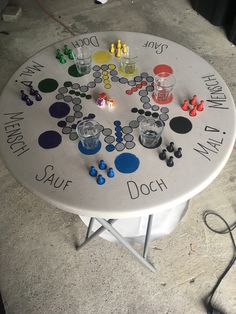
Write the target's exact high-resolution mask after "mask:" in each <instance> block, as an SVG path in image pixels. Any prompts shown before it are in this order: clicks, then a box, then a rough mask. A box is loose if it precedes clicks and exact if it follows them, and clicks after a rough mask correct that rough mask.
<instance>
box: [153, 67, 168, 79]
mask: <svg viewBox="0 0 236 314" xmlns="http://www.w3.org/2000/svg"><path fill="white" fill-rule="evenodd" d="M153 72H154V74H156V75H159V76H161V77H167V76H169V75H170V74H173V69H172V68H171V67H170V66H169V65H167V64H158V65H156V66H155V68H154V69H153Z"/></svg>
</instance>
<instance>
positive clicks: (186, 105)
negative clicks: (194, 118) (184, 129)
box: [181, 99, 189, 111]
mask: <svg viewBox="0 0 236 314" xmlns="http://www.w3.org/2000/svg"><path fill="white" fill-rule="evenodd" d="M181 108H182V110H184V111H188V109H189V107H188V100H187V99H185V100H184V103H183V105H182V106H181Z"/></svg>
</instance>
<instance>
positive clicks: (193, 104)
mask: <svg viewBox="0 0 236 314" xmlns="http://www.w3.org/2000/svg"><path fill="white" fill-rule="evenodd" d="M190 104H191V105H192V106H195V105H196V104H197V96H196V95H194V96H193V98H192V99H191V100H190Z"/></svg>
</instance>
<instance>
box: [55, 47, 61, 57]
mask: <svg viewBox="0 0 236 314" xmlns="http://www.w3.org/2000/svg"><path fill="white" fill-rule="evenodd" d="M61 56H62V53H61V50H60V49H57V50H56V58H57V59H60V57H61Z"/></svg>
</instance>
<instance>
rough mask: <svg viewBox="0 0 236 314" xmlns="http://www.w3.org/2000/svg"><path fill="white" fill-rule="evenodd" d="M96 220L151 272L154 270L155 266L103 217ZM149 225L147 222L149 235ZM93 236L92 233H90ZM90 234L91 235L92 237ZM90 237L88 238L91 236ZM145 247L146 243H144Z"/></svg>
mask: <svg viewBox="0 0 236 314" xmlns="http://www.w3.org/2000/svg"><path fill="white" fill-rule="evenodd" d="M96 220H97V221H98V222H99V223H100V224H101V225H102V226H103V227H104V228H106V229H107V230H108V231H109V232H110V233H111V234H112V235H113V236H114V237H115V238H116V239H117V240H118V241H119V242H120V243H122V244H123V245H124V246H125V247H126V248H127V249H128V250H129V251H130V252H131V253H132V254H133V255H134V256H135V257H136V258H137V259H138V260H139V261H140V262H141V263H142V264H143V265H144V266H146V267H147V268H148V269H149V270H151V271H152V272H156V269H155V267H154V266H153V265H152V264H150V263H149V262H148V261H147V260H146V259H145V258H143V257H142V256H141V255H140V254H139V253H138V252H137V251H136V250H135V249H134V248H133V247H132V246H131V245H130V244H129V242H128V241H126V240H125V239H124V238H123V237H122V235H121V234H120V233H119V232H118V231H117V230H116V229H115V228H113V227H112V225H111V224H110V223H109V222H108V221H106V220H105V219H102V218H96ZM149 220H150V221H151V220H152V219H150V218H149ZM150 226H151V224H149V227H148V231H149V235H150ZM92 236H93V235H92ZM92 236H91V237H92ZM91 237H90V238H91ZM146 238H147V240H148V241H147V243H148V242H149V236H147V235H146ZM146 247H147V245H146Z"/></svg>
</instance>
